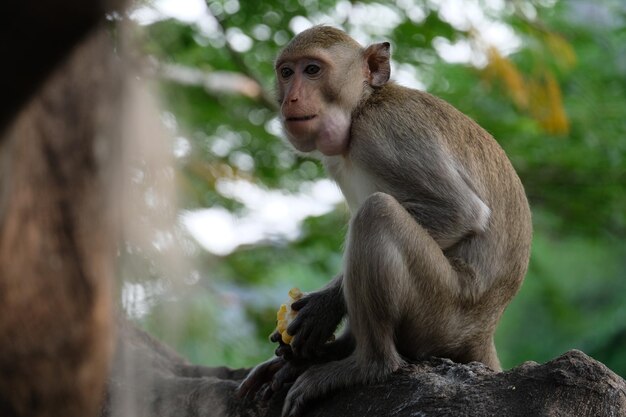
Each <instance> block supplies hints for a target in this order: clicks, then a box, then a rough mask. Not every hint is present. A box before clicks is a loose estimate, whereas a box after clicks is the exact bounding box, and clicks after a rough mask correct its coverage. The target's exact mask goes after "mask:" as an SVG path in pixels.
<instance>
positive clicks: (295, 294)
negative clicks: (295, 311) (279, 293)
mask: <svg viewBox="0 0 626 417" xmlns="http://www.w3.org/2000/svg"><path fill="white" fill-rule="evenodd" d="M303 295H304V294H303V293H302V291H300V288H296V287H294V288H292V289H290V290H289V297H291V299H293V300H294V301H296V300H299V299H301V298H302V296H303Z"/></svg>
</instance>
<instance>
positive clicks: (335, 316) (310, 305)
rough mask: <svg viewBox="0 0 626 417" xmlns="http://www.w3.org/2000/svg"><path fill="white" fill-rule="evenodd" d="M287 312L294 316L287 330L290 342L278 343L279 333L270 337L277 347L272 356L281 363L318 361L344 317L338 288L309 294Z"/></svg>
mask: <svg viewBox="0 0 626 417" xmlns="http://www.w3.org/2000/svg"><path fill="white" fill-rule="evenodd" d="M291 308H292V309H293V310H296V311H297V312H298V315H297V316H296V318H295V319H294V320H293V321H292V322H291V324H290V325H289V327H288V328H287V333H289V334H290V335H292V336H293V340H292V341H291V345H287V344H285V343H283V342H282V341H281V340H280V333H278V334H277V333H274V334H273V335H272V336H271V338H270V339H271V340H272V341H273V342H278V343H279V347H278V348H277V349H276V354H277V355H280V356H284V357H285V359H290V358H291V357H295V358H305V359H315V358H317V357H319V356H320V355H322V354H323V352H324V351H325V349H324V345H325V344H326V342H328V341H329V340H331V339H332V337H333V334H334V332H335V330H336V329H337V326H338V325H339V323H340V322H341V319H342V318H343V316H344V315H345V314H346V306H345V302H344V299H343V293H342V290H341V286H331V287H327V288H324V289H322V290H319V291H315V292H312V293H310V294H308V295H306V296H304V297H302V298H301V299H299V300H298V301H295V302H294V303H293V304H291Z"/></svg>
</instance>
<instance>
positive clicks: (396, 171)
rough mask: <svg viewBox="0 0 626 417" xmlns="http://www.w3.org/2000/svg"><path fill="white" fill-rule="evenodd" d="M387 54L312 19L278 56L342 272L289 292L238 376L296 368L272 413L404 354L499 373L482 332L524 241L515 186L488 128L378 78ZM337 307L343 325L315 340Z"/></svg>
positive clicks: (285, 109) (522, 266)
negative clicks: (335, 191) (266, 353)
mask: <svg viewBox="0 0 626 417" xmlns="http://www.w3.org/2000/svg"><path fill="white" fill-rule="evenodd" d="M389 61H390V45H389V43H387V42H384V43H378V44H373V45H371V46H368V47H367V48H363V47H362V46H361V45H359V44H358V43H357V42H356V41H355V40H353V39H352V38H351V37H349V36H348V35H347V34H346V33H344V32H342V31H340V30H338V29H334V28H331V27H324V26H318V27H313V28H311V29H308V30H306V31H304V32H302V33H300V34H299V35H298V36H296V37H295V38H294V39H293V40H292V41H291V42H290V43H289V44H288V45H287V46H286V47H285V48H284V50H283V51H282V52H281V53H280V55H279V56H278V59H277V60H276V77H277V93H278V101H279V103H280V118H281V121H282V123H283V126H284V130H285V133H286V136H287V138H288V139H289V141H290V142H291V144H292V145H293V147H295V149H296V150H297V151H299V152H302V153H306V154H311V155H313V156H317V157H320V158H321V160H322V162H323V164H324V165H325V167H326V169H327V171H328V173H329V174H330V176H331V177H332V178H333V179H334V180H335V181H336V182H337V184H338V185H339V187H340V188H341V191H342V192H343V194H344V196H345V198H346V200H347V203H348V206H349V209H350V212H351V219H350V225H349V231H348V236H347V240H346V245H345V253H344V265H343V271H342V272H341V273H340V274H339V275H338V276H337V277H336V278H335V279H334V280H333V281H332V282H331V283H330V284H329V285H327V286H326V287H325V288H323V289H321V290H319V291H317V292H313V293H311V294H309V295H307V296H305V297H304V298H302V299H301V300H299V301H297V302H296V303H294V305H293V308H295V309H296V310H299V312H298V316H297V319H296V320H295V321H294V322H293V323H292V324H291V325H290V327H289V329H288V332H289V334H291V335H293V336H294V337H293V342H292V343H291V346H287V345H281V346H280V347H279V348H278V350H277V353H278V354H279V355H280V356H278V357H277V358H274V359H272V360H270V361H268V362H265V363H263V364H261V365H258V366H257V367H256V368H255V369H254V370H253V371H252V372H251V373H250V374H249V376H248V377H247V379H246V380H245V381H244V382H243V383H242V384H241V385H240V387H239V393H240V395H248V394H250V393H252V392H258V391H260V389H261V388H263V387H264V388H265V391H266V394H267V391H268V390H269V391H270V393H271V392H273V391H276V390H277V389H279V388H280V387H281V386H282V385H284V384H285V383H287V382H291V381H293V380H294V379H295V382H294V383H293V385H292V386H291V388H290V390H289V392H288V394H287V398H286V399H285V405H284V409H283V415H284V416H294V415H300V414H301V413H302V412H303V411H305V408H304V405H305V404H306V403H307V402H309V401H310V400H312V399H314V398H318V397H320V396H322V395H324V394H326V393H328V392H331V391H334V390H337V389H341V388H345V387H348V386H352V385H355V384H366V383H375V382H380V381H382V380H384V379H385V378H386V377H388V376H389V375H390V374H391V373H393V372H395V371H397V370H399V369H400V368H402V367H403V366H404V365H405V363H406V361H408V360H420V359H422V358H426V357H429V356H441V357H446V358H450V359H452V360H454V361H458V362H461V363H467V362H471V361H479V362H482V363H483V364H485V365H486V366H488V367H490V368H492V369H493V370H496V371H499V370H501V368H500V362H499V360H498V356H497V354H496V349H495V346H494V341H493V334H494V331H495V328H496V325H497V323H498V320H499V319H500V316H501V315H502V312H503V311H504V309H505V307H506V305H507V304H508V303H509V301H510V300H511V299H512V297H513V296H514V295H515V293H516V292H517V291H518V289H519V287H520V285H521V283H522V281H523V279H524V275H525V273H526V270H527V267H528V259H529V252H530V241H531V216H530V210H529V207H528V202H527V200H526V196H525V193H524V189H523V187H522V184H521V182H520V180H519V178H518V176H517V175H516V173H515V171H514V169H513V167H512V166H511V163H510V162H509V160H508V159H507V157H506V155H505V153H504V151H503V150H502V149H501V148H500V146H499V145H498V144H497V143H496V141H495V140H494V139H493V137H492V136H491V135H489V133H487V132H486V131H485V130H483V129H482V128H481V127H480V126H478V124H476V123H475V122H474V121H473V120H471V119H470V118H469V117H467V116H465V115H464V114H462V113H461V112H460V111H458V110H457V109H455V108H454V107H452V106H451V105H450V104H448V103H446V102H444V101H443V100H441V99H439V98H437V97H434V96H432V95H430V94H427V93H425V92H422V91H417V90H413V89H409V88H405V87H402V86H399V85H397V84H395V83H393V82H390V81H389V78H390V62H389ZM346 313H347V316H348V324H347V326H346V330H345V333H344V334H343V335H341V336H340V337H339V338H338V339H337V341H336V342H332V343H327V341H328V340H329V338H330V337H331V335H332V334H333V332H334V331H335V330H336V327H337V325H338V324H339V322H340V321H341V320H342V318H343V316H344V315H345V314H346ZM275 336H276V335H274V336H272V339H273V340H274V341H277V338H276V337H275ZM296 378H297V379H296Z"/></svg>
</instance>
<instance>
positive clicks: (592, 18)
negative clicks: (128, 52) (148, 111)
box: [119, 0, 626, 376]
mask: <svg viewBox="0 0 626 417" xmlns="http://www.w3.org/2000/svg"><path fill="white" fill-rule="evenodd" d="M130 16H131V19H132V20H134V21H135V22H136V23H137V24H138V25H137V30H136V39H135V42H136V44H138V45H139V47H140V49H142V50H143V51H144V52H145V57H144V58H142V59H140V61H141V62H140V65H141V66H142V67H143V69H144V74H145V76H144V77H145V78H147V79H148V81H149V82H150V83H151V84H152V85H153V87H154V89H155V91H156V94H157V96H158V97H159V99H160V102H161V104H162V109H161V110H160V116H161V120H162V121H163V124H164V125H165V126H166V128H167V130H168V131H169V132H170V134H171V135H170V136H171V137H170V138H169V139H167V141H166V142H165V143H163V142H162V141H163V139H160V137H157V136H155V138H154V139H153V140H154V141H155V143H154V146H155V147H158V146H165V147H166V149H167V152H168V153H169V154H170V156H171V161H172V163H171V164H170V165H165V166H160V167H158V168H155V167H154V166H150V165H149V164H148V163H147V162H146V161H145V160H144V158H143V157H142V156H141V155H139V156H136V157H134V158H133V160H132V161H130V162H131V164H132V176H131V185H132V187H135V188H136V190H137V191H136V192H137V193H138V194H139V195H140V196H141V198H140V199H139V201H140V205H142V208H141V209H142V210H140V211H141V213H142V214H141V215H138V216H137V217H136V218H134V219H133V221H135V222H137V223H138V224H144V223H145V224H146V225H148V226H149V227H148V230H150V234H149V238H148V239H147V240H146V242H144V243H137V242H133V241H131V240H128V241H126V242H124V243H123V244H122V245H120V276H121V280H120V286H119V288H120V291H119V296H120V300H121V305H122V307H123V308H124V309H125V311H126V313H127V314H128V315H129V317H130V318H131V319H132V320H133V321H135V322H136V323H138V324H139V325H140V326H142V327H143V328H146V329H147V330H149V331H150V332H151V333H153V334H154V335H156V336H157V337H159V338H160V339H162V340H164V341H165V342H167V343H168V344H170V345H172V346H173V347H174V348H175V349H176V350H178V351H179V352H181V353H182V354H183V355H185V356H186V357H187V358H189V359H190V360H191V361H193V362H195V363H199V364H205V365H218V364H219V365H224V364H225V365H228V366H231V367H239V366H251V365H254V364H255V363H258V362H260V361H262V360H264V359H266V358H268V357H269V356H270V355H271V354H272V351H273V348H274V346H272V344H271V343H270V342H269V341H268V335H269V334H270V333H271V331H272V329H273V327H274V321H275V312H276V309H277V307H278V306H279V305H280V303H281V302H283V301H284V300H285V299H286V298H287V291H288V290H289V288H291V287H294V286H297V287H299V288H301V289H302V290H304V291H310V290H314V289H316V288H318V287H320V286H322V285H323V284H324V283H326V282H327V281H328V280H329V279H330V278H331V277H332V276H334V275H335V274H336V273H337V272H338V271H339V269H340V265H341V247H342V242H343V237H344V233H345V232H346V222H347V220H348V212H347V208H346V206H345V204H344V203H343V200H342V198H341V195H340V193H339V191H338V189H337V187H336V186H335V185H334V184H333V183H332V182H330V181H329V180H327V179H326V177H325V175H324V172H323V169H322V167H321V166H320V164H319V163H318V162H316V161H313V160H309V159H304V158H301V157H298V156H296V155H295V154H294V153H293V152H292V151H291V150H290V149H289V147H288V146H286V145H285V143H284V141H283V140H282V139H281V131H280V127H279V124H278V122H277V120H276V113H275V109H276V102H275V100H274V98H273V59H274V57H275V56H276V53H277V51H278V50H280V48H281V47H282V46H283V45H285V43H286V42H288V40H289V39H290V38H291V37H292V36H293V35H294V34H295V33H298V32H300V31H302V30H304V29H306V28H308V27H310V26H312V25H314V24H329V25H334V26H338V27H341V28H343V29H345V30H346V31H348V32H349V33H350V34H351V35H353V36H354V37H355V38H356V39H357V40H358V41H360V42H361V43H362V44H368V43H371V42H380V41H383V40H386V41H389V42H391V44H392V48H393V49H392V58H393V64H392V79H394V80H396V81H397V82H398V83H400V84H403V85H407V86H410V87H414V88H419V89H423V90H426V91H429V92H431V93H433V94H435V95H438V96H440V97H442V98H444V99H446V100H447V101H449V102H450V103H452V104H453V105H454V106H456V107H457V108H459V109H460V110H462V111H463V112H464V113H466V114H468V115H469V116H471V117H472V118H474V119H475V120H476V121H478V123H479V124H480V125H482V126H483V127H484V128H485V129H487V130H488V131H489V132H491V133H492V134H493V135H494V137H495V138H496V139H497V140H498V142H499V143H500V144H501V146H502V147H503V148H504V149H505V150H506V152H507V154H508V156H509V158H510V159H511V161H512V162H513V165H514V166H515V168H516V169H517V171H518V173H519V175H520V177H521V179H522V181H523V183H524V185H525V187H526V192H527V195H528V197H529V199H530V202H531V205H532V209H533V217H534V219H533V220H534V240H533V250H532V259H531V262H530V268H529V272H528V275H527V277H526V281H525V283H524V285H523V287H522V289H521V291H520V293H519V294H518V296H517V297H516V298H515V299H514V301H513V302H512V303H511V305H510V306H509V307H508V309H507V310H506V312H505V314H504V316H503V319H502V322H501V324H500V327H499V329H498V331H497V334H496V345H497V348H498V351H499V354H500V357H501V360H502V362H503V366H504V367H505V368H510V367H514V366H516V365H518V364H520V363H522V362H524V361H527V360H534V361H538V362H545V361H548V360H550V359H552V358H554V357H556V356H557V355H559V354H561V353H563V352H565V351H566V350H569V349H573V348H577V349H581V350H583V351H585V352H586V353H587V354H589V355H591V356H592V357H594V358H596V359H598V360H600V361H602V362H604V363H605V364H606V365H608V366H609V367H610V368H611V369H613V370H614V371H616V372H617V373H619V374H621V375H622V376H626V351H625V349H626V348H625V347H626V243H625V238H626V3H624V2H623V1H621V0H568V1H555V0H514V1H506V0H465V1H464V0H396V1H380V2H376V1H347V0H342V1H330V0H299V1H295V0H282V1H281V0H276V1H264V2H261V1H244V0H225V1H221V0H219V1H212V0H209V1H207V2H206V3H205V2H204V1H202V0H155V1H154V2H142V3H140V4H138V5H136V6H135V8H134V9H133V11H132V12H131V13H130ZM157 141H159V143H156V142H157ZM163 180H165V181H170V182H171V184H173V186H174V189H175V191H176V195H177V198H178V203H177V204H174V203H173V202H172V201H171V200H168V199H167V198H164V197H163V195H162V193H161V190H162V188H160V186H159V185H158V184H159V181H163ZM168 210H169V211H170V212H172V213H173V214H174V216H173V217H172V218H173V222H169V223H168V222H165V223H155V222H154V221H153V220H151V218H154V215H155V213H157V214H158V213H159V212H162V211H168ZM172 254H175V255H176V256H172ZM172 259H177V261H172ZM180 259H182V260H183V261H184V262H179V260H180ZM172 262H174V263H176V265H175V266H173V265H171V263H172Z"/></svg>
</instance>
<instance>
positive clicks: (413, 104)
mask: <svg viewBox="0 0 626 417" xmlns="http://www.w3.org/2000/svg"><path fill="white" fill-rule="evenodd" d="M359 110H360V111H359V113H358V115H359V116H365V118H367V119H370V118H372V117H374V118H375V119H376V115H380V116H379V117H380V118H381V119H382V120H386V121H388V122H392V121H393V122H402V121H403V120H406V121H407V122H408V121H410V123H411V124H415V123H418V124H420V123H429V124H431V125H432V124H433V123H444V124H449V123H450V122H457V123H458V122H460V123H468V122H469V123H473V121H472V120H471V119H470V118H469V117H467V116H466V115H464V114H463V113H462V112H461V111H459V110H458V109H456V108H455V107H454V106H452V105H451V104H450V103H448V102H446V101H445V100H443V99H441V98H439V97H437V96H434V95H432V94H430V93H427V92H425V91H421V90H416V89H412V88H408V87H404V86H401V85H398V84H395V83H393V82H389V83H387V84H385V85H384V86H382V87H380V88H377V89H375V90H374V91H373V92H372V93H371V94H370V95H369V97H368V98H367V99H366V100H365V102H364V103H363V105H362V106H361V108H360V109H359Z"/></svg>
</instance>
